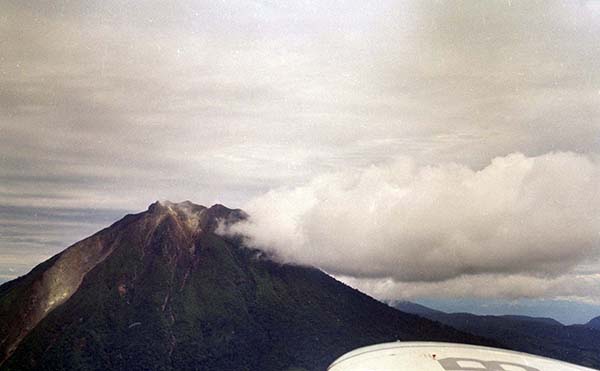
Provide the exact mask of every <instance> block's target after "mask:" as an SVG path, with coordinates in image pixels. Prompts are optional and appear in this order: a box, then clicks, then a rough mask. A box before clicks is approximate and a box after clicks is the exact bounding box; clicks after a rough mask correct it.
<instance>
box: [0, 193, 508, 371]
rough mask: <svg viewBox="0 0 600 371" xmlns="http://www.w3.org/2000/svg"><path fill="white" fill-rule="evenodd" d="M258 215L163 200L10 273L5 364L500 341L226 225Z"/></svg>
mask: <svg viewBox="0 0 600 371" xmlns="http://www.w3.org/2000/svg"><path fill="white" fill-rule="evenodd" d="M245 217H246V215H245V214H244V213H243V212H242V211H240V210H231V209H228V208H226V207H224V206H222V205H214V206H212V207H210V208H207V207H203V206H199V205H195V204H193V203H191V202H184V203H178V204H174V203H170V202H163V203H154V204H152V205H151V206H150V207H149V208H148V210H147V211H145V212H142V213H140V214H136V215H127V216H126V217H124V218H123V219H122V220H120V221H118V222H116V223H115V224H113V225H112V226H110V227H108V228H106V229H104V230H102V231H100V232H98V233H96V234H94V235H93V236H91V237H89V238H86V239H84V240H82V241H81V242H78V243H76V244H74V245H73V246H71V247H69V248H68V249H66V250H64V251H63V252H61V253H60V254H58V255H56V256H54V257H52V258H51V259H49V260H47V261H45V262H43V263H42V264H40V265H38V266H37V267H35V268H34V269H33V270H32V271H31V272H30V273H29V274H27V275H25V276H23V277H20V278H18V279H16V280H13V281H10V282H7V283H5V284H3V285H2V286H0V369H2V370H61V369H62V370H184V369H185V370H188V369H190V370H205V371H207V370H219V371H224V370H227V371H236V370H260V371H285V370H287V371H292V370H293V371H301V370H305V371H307V370H310V371H318V370H325V368H326V367H327V365H328V364H330V363H331V362H332V361H333V360H334V359H335V358H336V357H338V356H340V355H342V354H343V353H345V352H347V351H350V350H352V349H354V348H356V347H360V346H364V345H369V344H374V343H380V342H388V341H395V340H438V341H450V342H462V343H472V344H484V345H492V346H499V345H501V343H499V342H496V341H494V340H488V339H485V338H483V337H480V336H478V335H472V334H468V333H466V332H463V331H460V330H456V329H454V328H452V327H450V326H447V325H444V324H440V323H438V322H434V321H431V320H429V319H426V318H422V317H419V316H417V315H414V314H407V313H403V312H401V311H398V310H396V309H393V308H391V307H389V306H388V305H386V304H383V303H381V302H378V301H376V300H374V299H372V298H370V297H369V296H367V295H365V294H362V293H360V292H359V291H357V290H355V289H353V288H350V287H348V286H346V285H344V284H342V283H340V282H338V281H336V280H335V279H333V278H332V277H330V276H329V275H327V274H325V273H323V272H321V271H319V270H317V269H314V268H307V267H299V266H294V265H286V264H279V263H276V262H274V261H271V260H269V259H268V258H267V257H265V256H264V255H262V254H261V253H260V252H259V251H256V250H252V249H248V248H246V247H244V246H242V245H241V243H240V241H238V240H236V239H229V238H224V237H222V236H219V235H218V234H216V233H215V230H216V228H217V226H218V225H219V223H232V222H235V221H238V220H240V219H243V218H245Z"/></svg>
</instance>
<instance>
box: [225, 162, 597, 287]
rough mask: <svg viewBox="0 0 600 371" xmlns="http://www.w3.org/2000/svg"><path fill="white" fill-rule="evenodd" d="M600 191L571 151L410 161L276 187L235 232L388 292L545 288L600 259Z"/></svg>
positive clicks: (589, 167) (593, 171) (590, 168)
mask: <svg viewBox="0 0 600 371" xmlns="http://www.w3.org/2000/svg"><path fill="white" fill-rule="evenodd" d="M598 185H600V164H599V163H598V160H597V158H594V157H589V156H585V155H578V154H574V153H568V152H559V153H548V154H545V155H541V156H536V157H527V156H525V155H523V154H519V153H515V154H510V155H507V156H504V157H498V158H495V159H493V160H492V161H491V163H490V164H488V165H487V166H485V167H484V168H482V169H479V170H474V169H471V168H469V167H466V166H464V165H460V164H455V163H448V164H440V165H436V166H422V167H419V166H416V165H415V164H414V163H413V161H411V160H410V159H407V158H401V159H398V160H396V161H394V162H392V163H389V164H384V165H376V166H375V165H373V166H370V167H366V168H360V169H348V170H344V171H340V172H337V173H331V174H326V175H322V176H318V177H316V178H314V179H313V180H312V181H310V182H309V183H307V184H305V185H301V186H298V187H295V188H282V189H277V190H272V191H270V192H268V193H266V194H264V195H263V196H260V197H257V198H255V199H254V200H252V201H251V202H250V203H249V204H248V205H247V206H246V210H247V211H248V212H249V214H250V215H251V217H250V219H249V220H247V221H246V222H243V223H240V224H237V225H234V226H233V227H232V228H231V229H230V230H229V231H227V232H228V233H236V234H242V235H244V236H245V238H246V242H247V243H248V244H249V245H251V246H255V247H258V248H260V249H263V250H264V251H266V252H268V253H269V254H271V255H272V256H274V257H276V258H277V259H279V260H281V261H285V262H294V263H299V264H309V265H315V266H319V267H321V268H322V269H324V270H326V271H328V272H330V273H332V274H335V275H340V276H346V277H348V276H349V277H354V278H360V279H363V278H366V279H375V280H377V279H379V280H382V279H383V280H384V281H379V283H378V285H379V286H378V287H379V288H380V289H381V282H385V280H388V282H392V283H399V282H400V283H402V282H405V283H406V282H422V283H423V284H424V285H425V283H426V282H429V284H431V283H435V282H442V281H443V282H446V284H447V285H450V286H452V282H455V283H456V282H461V285H462V286H465V282H464V281H461V279H464V277H475V276H477V277H478V278H477V279H478V280H479V281H482V280H488V281H489V280H492V281H493V280H494V279H493V277H509V276H512V278H511V279H510V281H511V282H513V283H514V282H517V283H519V282H524V281H523V279H522V277H534V278H535V279H537V280H538V281H539V280H542V281H543V280H544V279H545V277H554V278H556V277H560V276H562V275H564V274H568V273H570V272H572V271H573V270H574V269H575V268H576V267H578V266H580V265H581V264H593V262H594V261H596V260H597V258H598V256H599V253H600V234H599V231H600V197H599V196H598ZM482 277H483V278H482ZM519 277H520V278H519ZM457 280H458V281H457ZM365 282H366V281H365ZM471 283H473V282H471ZM509 283H510V282H509ZM475 284H476V283H475ZM392 286H393V285H392ZM392 286H389V284H388V287H389V288H390V290H392V289H393V287H392ZM467 286H468V285H467ZM505 286H506V287H513V288H515V287H516V288H517V289H518V288H519V287H521V286H523V285H512V286H511V284H507V285H505ZM525 286H527V285H525ZM371 287H374V286H371ZM414 287H417V286H414ZM420 287H421V288H424V287H425V288H426V287H427V286H420ZM437 287H438V288H439V287H440V286H437ZM453 287H455V288H456V287H457V285H456V284H455V285H453ZM481 287H485V285H481ZM397 288H398V287H395V289H397ZM446 289H449V288H446ZM540 290H542V291H543V292H541V291H540V292H539V293H538V294H539V295H542V294H543V293H544V292H546V291H549V290H550V288H548V290H543V289H540ZM417 291H418V290H417ZM455 291H456V292H457V295H459V291H460V290H455ZM467 291H469V290H467ZM471 291H472V290H471ZM497 291H499V292H498V293H497V294H498V295H501V296H502V295H504V296H510V295H508V293H506V292H504V293H503V292H500V291H501V290H497ZM464 293H465V291H464V290H463V292H462V294H464ZM471 293H473V292H471ZM416 294H417V292H415V295H416ZM516 295H517V296H520V295H521V294H518V293H517V294H516ZM524 296H526V295H524Z"/></svg>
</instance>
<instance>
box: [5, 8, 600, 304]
mask: <svg viewBox="0 0 600 371" xmlns="http://www.w3.org/2000/svg"><path fill="white" fill-rule="evenodd" d="M0 50H1V52H0V280H6V279H10V278H13V277H15V276H17V275H19V274H22V273H24V272H26V271H27V270H29V269H30V268H31V267H32V266H33V265H35V264H37V263H38V262H40V261H42V260H43V259H45V258H47V257H48V256H50V255H52V254H54V253H56V252H59V251H60V250H62V249H63V248H65V247H66V246H68V245H69V244H71V243H73V242H75V241H78V240H79V239H81V238H82V237H85V236H86V235H89V234H91V233H93V232H94V231H96V230H97V229H99V228H101V227H104V226H106V225H108V224H110V223H111V222H112V221H114V220H116V219H118V218H120V217H122V216H123V215H124V214H125V213H128V212H137V211H141V210H144V209H145V208H146V207H147V205H148V204H150V203H151V202H153V201H154V200H156V199H170V200H173V201H179V200H186V199H189V200H192V201H194V202H196V203H199V204H205V205H210V204H213V203H216V202H220V203H224V204H226V205H227V206H230V207H242V208H245V209H246V210H247V211H248V212H250V213H251V214H252V216H253V218H252V219H251V220H250V222H249V223H247V224H244V225H238V226H236V230H235V231H229V232H243V233H245V234H246V235H247V236H248V242H249V243H251V244H254V245H255V246H257V247H260V248H263V249H265V250H266V251H269V252H271V253H273V254H274V256H276V257H277V258H279V259H281V260H285V261H291V262H296V263H305V264H316V265H319V266H320V267H321V268H323V269H325V270H326V271H328V272H330V273H332V274H334V275H336V276H337V277H340V278H343V279H344V280H346V281H347V282H349V283H352V284H353V285H355V286H357V287H359V288H361V289H363V290H365V291H367V292H369V293H371V294H373V295H375V296H377V297H379V298H382V299H397V298H408V299H414V298H428V297H432V296H435V297H440V296H442V297H447V298H448V299H453V298H472V299H473V298H474V299H478V300H479V299H481V298H484V299H485V298H489V299H490V300H492V299H493V300H507V301H510V300H518V299H522V298H526V299H527V300H558V299H560V300H563V301H564V300H568V301H570V302H572V303H582V304H581V305H583V303H586V305H589V304H594V305H600V291H599V290H600V289H599V288H600V262H599V260H600V234H599V231H600V196H599V195H598V191H597V189H598V188H599V185H600V159H599V158H600V1H597V0H589V1H582V0H581V1H569V2H566V1H565V2H559V1H530V0H527V1H517V0H503V1H475V0H473V1H461V2H451V1H370V0H360V1H309V0H304V1H287V2H283V1H270V0H262V1H259V0H256V1H243V2H242V1H176V2H164V1H158V0H153V1H122V0H119V1H116V0H114V1H113V0H101V1H100V0H98V1H76V2H74V1H58V0H57V1H52V2H42V1H27V0H19V1H11V0H4V1H1V2H0ZM598 308H599V312H600V306H598ZM598 314H600V313H598Z"/></svg>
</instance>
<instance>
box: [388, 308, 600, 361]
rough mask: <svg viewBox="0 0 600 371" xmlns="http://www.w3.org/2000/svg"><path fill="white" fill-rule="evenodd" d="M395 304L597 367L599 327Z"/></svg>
mask: <svg viewBox="0 0 600 371" xmlns="http://www.w3.org/2000/svg"><path fill="white" fill-rule="evenodd" d="M394 306H395V307H396V308H398V309H400V310H402V311H406V312H409V313H414V314H418V315H419V316H421V317H423V318H428V319H431V320H434V321H438V322H440V323H444V324H447V325H449V326H452V327H454V328H456V329H459V330H462V331H465V332H468V333H471V334H475V335H479V336H484V337H487V338H490V339H494V340H496V341H499V342H501V343H503V344H504V345H505V346H507V347H509V348H511V349H514V350H519V351H522V352H527V353H532V354H538V355H542V356H546V357H551V358H556V359H560V360H563V361H567V362H572V363H576V364H580V365H583V366H588V367H594V368H600V330H597V329H592V328H586V327H585V326H581V325H573V326H564V325H562V324H561V323H560V322H558V321H555V320H553V319H550V318H535V317H526V316H478V315H474V314H469V313H445V312H441V311H436V310H433V309H429V308H427V307H424V306H421V305H418V304H414V303H410V302H399V303H396V304H395V305H394Z"/></svg>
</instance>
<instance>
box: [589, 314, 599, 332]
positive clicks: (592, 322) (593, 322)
mask: <svg viewBox="0 0 600 371" xmlns="http://www.w3.org/2000/svg"><path fill="white" fill-rule="evenodd" d="M585 326H586V327H589V328H593V329H598V330H600V316H598V317H596V318H592V319H591V320H590V321H589V322H588V323H586V324H585Z"/></svg>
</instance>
